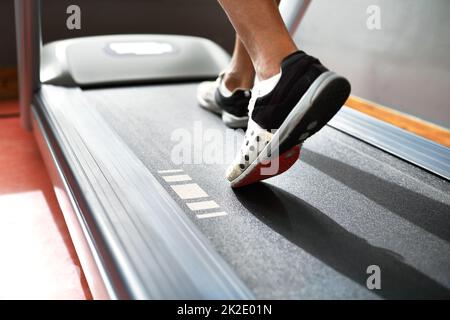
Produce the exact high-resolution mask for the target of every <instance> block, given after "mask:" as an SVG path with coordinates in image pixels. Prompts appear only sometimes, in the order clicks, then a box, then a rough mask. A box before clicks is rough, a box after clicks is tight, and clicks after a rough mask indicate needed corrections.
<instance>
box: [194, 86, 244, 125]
mask: <svg viewBox="0 0 450 320" xmlns="http://www.w3.org/2000/svg"><path fill="white" fill-rule="evenodd" d="M197 100H198V103H199V105H200V106H201V107H202V108H203V109H205V110H208V111H211V112H213V113H215V114H218V115H220V116H221V117H222V121H223V123H225V125H226V126H227V127H229V128H232V129H239V128H246V127H247V124H248V117H236V116H234V115H232V114H231V113H229V112H226V111H224V110H222V108H220V107H219V106H218V105H216V104H213V103H209V102H207V101H205V99H203V97H202V96H200V95H199V94H197Z"/></svg>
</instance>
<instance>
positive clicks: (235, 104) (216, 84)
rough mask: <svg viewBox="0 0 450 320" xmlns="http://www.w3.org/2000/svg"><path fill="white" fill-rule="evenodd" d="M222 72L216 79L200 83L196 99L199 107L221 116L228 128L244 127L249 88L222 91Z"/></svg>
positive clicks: (249, 95)
mask: <svg viewBox="0 0 450 320" xmlns="http://www.w3.org/2000/svg"><path fill="white" fill-rule="evenodd" d="M223 75H224V74H223V73H222V74H221V75H219V77H218V78H217V80H216V81H206V82H202V83H200V85H199V86H198V88H197V100H198V103H199V104H200V106H201V107H203V108H204V109H206V110H209V111H212V112H214V113H217V114H219V115H221V116H222V121H223V122H224V123H225V124H226V125H227V126H228V127H230V128H246V127H247V123H248V108H247V107H248V104H249V101H250V97H251V93H250V90H244V89H236V90H234V91H233V92H229V93H228V94H226V93H222V92H221V90H220V86H221V84H222V81H223Z"/></svg>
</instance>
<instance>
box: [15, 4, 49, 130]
mask: <svg viewBox="0 0 450 320" xmlns="http://www.w3.org/2000/svg"><path fill="white" fill-rule="evenodd" d="M14 8H15V22H16V45H17V62H18V63H17V65H18V78H19V105H20V118H21V124H22V126H23V127H24V128H25V129H27V130H31V103H32V99H33V94H34V93H35V92H37V90H38V89H39V88H40V85H41V81H40V55H41V47H42V29H41V1H40V0H15V2H14Z"/></svg>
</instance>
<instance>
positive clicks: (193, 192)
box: [170, 183, 208, 199]
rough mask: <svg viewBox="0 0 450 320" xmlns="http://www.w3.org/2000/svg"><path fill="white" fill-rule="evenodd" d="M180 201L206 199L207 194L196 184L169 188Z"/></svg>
mask: <svg viewBox="0 0 450 320" xmlns="http://www.w3.org/2000/svg"><path fill="white" fill-rule="evenodd" d="M170 187H171V188H172V189H173V191H175V192H176V193H177V194H178V196H179V197H180V198H181V199H195V198H206V197H208V194H207V193H206V192H205V191H204V190H203V189H202V188H200V186H199V185H198V184H196V183H188V184H178V185H173V186H170Z"/></svg>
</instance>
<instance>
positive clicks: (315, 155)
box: [84, 84, 450, 299]
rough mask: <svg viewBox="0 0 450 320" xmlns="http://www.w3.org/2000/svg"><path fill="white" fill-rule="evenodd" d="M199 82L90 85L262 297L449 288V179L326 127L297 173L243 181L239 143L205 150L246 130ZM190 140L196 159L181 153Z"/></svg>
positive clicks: (442, 293) (403, 293) (101, 107)
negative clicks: (201, 94)
mask: <svg viewBox="0 0 450 320" xmlns="http://www.w3.org/2000/svg"><path fill="white" fill-rule="evenodd" d="M196 86H197V84H182V85H156V86H155V85H153V86H137V87H131V88H128V87H127V88H125V87H123V88H114V89H112V88H107V89H95V90H85V91H84V94H85V97H86V99H87V100H88V101H89V103H90V104H92V107H93V108H96V109H97V110H98V111H99V113H100V114H101V115H102V116H103V117H104V119H105V120H106V121H107V122H108V123H109V124H110V126H111V127H112V128H113V129H114V130H115V131H116V132H117V133H118V135H119V136H120V137H121V138H122V139H123V140H124V141H125V142H126V143H127V144H128V145H129V147H130V148H131V149H132V150H133V152H135V153H136V155H137V157H138V158H139V159H140V160H141V161H142V162H143V163H144V164H145V166H146V167H147V168H148V170H149V171H150V172H151V173H152V174H153V175H154V176H155V177H156V178H157V179H158V180H159V181H160V183H161V185H162V186H163V187H164V188H165V189H166V190H167V191H168V192H169V193H170V194H171V195H172V197H173V198H174V199H175V200H176V201H177V202H178V204H179V205H180V207H181V208H182V209H183V210H184V211H185V212H186V214H187V215H188V216H189V217H190V218H191V219H192V220H193V221H194V223H195V224H196V225H197V226H198V227H199V229H200V230H201V231H202V232H203V233H204V235H205V236H206V237H207V238H208V239H209V240H210V242H211V243H212V245H213V246H214V248H215V249H216V250H217V251H218V252H219V254H220V255H221V256H222V257H223V258H224V259H225V260H226V261H227V262H228V263H229V265H230V266H231V267H232V268H233V269H234V270H235V272H236V274H237V275H238V276H239V277H240V278H241V279H242V280H243V281H244V283H245V284H246V285H247V286H248V287H249V288H250V289H251V290H252V291H253V292H254V294H255V296H256V298H262V299H278V298H283V299H334V298H340V299H377V298H421V297H425V298H433V297H441V298H442V297H449V296H450V243H449V241H450V187H449V184H448V183H447V182H445V181H443V180H441V179H439V178H437V177H435V176H433V175H431V174H429V173H427V172H425V171H423V170H421V169H419V168H417V167H415V166H413V165H410V164H408V163H406V162H404V161H402V160H400V159H397V158H395V157H393V156H391V155H389V154H387V153H385V152H383V151H380V150H378V149H376V148H374V147H372V146H370V145H367V144H365V143H364V142H361V141H358V140H356V139H354V138H352V137H350V136H348V135H346V134H344V133H341V132H339V131H337V130H335V129H332V128H331V127H325V128H324V129H323V130H321V131H320V132H319V133H318V134H316V135H315V136H313V137H312V138H311V139H309V140H307V141H306V143H305V145H304V147H303V150H302V154H301V160H300V161H299V162H297V163H296V164H295V165H294V167H293V168H291V170H289V171H288V172H287V173H285V174H283V175H281V176H278V177H275V178H272V179H269V180H267V181H265V182H263V183H258V184H255V185H253V186H249V187H246V188H242V189H237V190H233V189H231V188H230V187H229V184H228V182H227V181H226V180H225V178H224V172H225V170H226V168H227V164H228V163H229V162H230V161H231V159H232V158H233V156H234V154H233V152H234V151H233V150H236V147H238V146H239V144H236V147H235V148H234V149H233V148H231V151H230V148H227V143H225V145H226V146H225V147H224V148H222V151H223V153H224V156H223V157H221V156H220V154H219V156H218V157H217V159H218V160H220V158H226V159H225V160H223V159H222V160H221V161H219V162H220V163H210V164H202V163H199V162H200V161H198V160H199V159H201V156H202V154H205V153H207V152H210V151H211V150H214V143H217V140H214V139H212V138H211V137H215V136H214V134H215V133H217V132H222V133H223V134H221V135H220V136H221V137H223V140H224V141H226V142H228V140H233V139H236V140H237V141H239V142H240V141H241V140H242V138H243V132H242V131H239V130H237V131H230V130H226V127H225V126H224V125H223V123H222V121H221V119H220V117H218V116H217V115H214V114H211V113H209V112H207V111H205V110H203V109H201V108H200V107H198V105H197V102H196V98H195V93H196ZM225 132H227V135H225ZM183 137H184V138H183ZM188 137H189V138H190V140H191V141H185V142H186V144H185V145H180V139H185V140H186V139H187V138H188ZM227 139H228V140H227ZM214 141H216V142H214ZM202 142H203V143H202ZM191 143H192V144H191ZM231 145H232V143H231ZM191 146H193V147H191ZM202 149H203V152H202ZM219 149H220V148H219ZM174 150H175V151H174ZM180 150H184V151H186V150H187V152H186V153H185V154H189V155H190V158H191V159H190V160H191V161H190V163H178V164H175V163H173V162H172V160H171V159H173V158H174V159H176V158H177V157H176V156H177V154H178V155H179V153H180ZM208 150H209V151H208ZM219 153H220V152H219ZM187 158H189V157H187ZM213 158H214V157H213ZM185 160H189V159H186V158H185ZM167 170H171V171H167ZM168 176H172V178H168ZM212 201H213V202H212ZM192 202H199V203H198V204H197V205H196V206H197V208H195V205H192V204H191V205H190V206H188V204H190V203H192ZM215 204H217V206H216V205H215ZM193 206H194V207H193ZM199 206H200V208H199ZM202 206H203V207H208V208H209V209H201V207H202ZM213 207H214V208H213ZM195 209H199V210H195ZM371 265H376V266H379V268H380V271H381V289H380V290H369V289H368V288H367V285H366V281H367V279H368V277H369V276H370V274H368V273H367V268H368V267H369V266H371Z"/></svg>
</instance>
